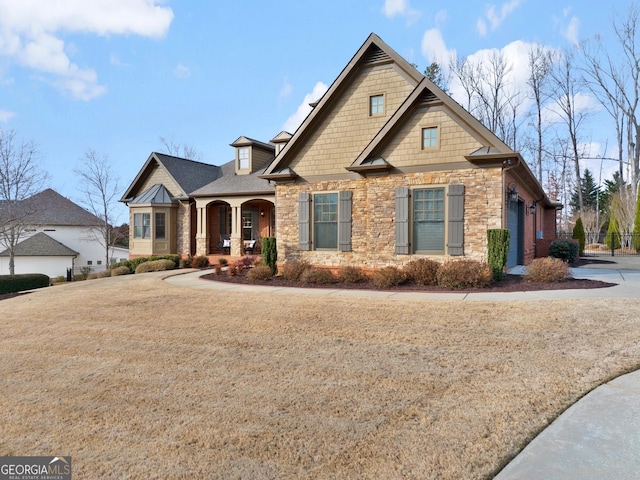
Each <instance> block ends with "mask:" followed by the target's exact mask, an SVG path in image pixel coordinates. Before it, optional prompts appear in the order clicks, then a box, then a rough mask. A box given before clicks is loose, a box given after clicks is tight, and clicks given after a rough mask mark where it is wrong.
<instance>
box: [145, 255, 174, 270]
mask: <svg viewBox="0 0 640 480" xmlns="http://www.w3.org/2000/svg"><path fill="white" fill-rule="evenodd" d="M174 268H176V264H175V263H174V262H173V261H171V260H168V259H166V258H165V259H160V260H151V261H148V262H143V263H141V264H140V265H138V266H137V267H136V273H147V272H161V271H164V270H173V269H174Z"/></svg>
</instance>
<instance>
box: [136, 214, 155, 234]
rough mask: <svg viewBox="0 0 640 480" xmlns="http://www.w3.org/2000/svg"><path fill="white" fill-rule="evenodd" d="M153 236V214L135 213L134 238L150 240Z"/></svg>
mask: <svg viewBox="0 0 640 480" xmlns="http://www.w3.org/2000/svg"><path fill="white" fill-rule="evenodd" d="M150 234H151V214H150V213H134V214H133V237H134V238H149V237H150Z"/></svg>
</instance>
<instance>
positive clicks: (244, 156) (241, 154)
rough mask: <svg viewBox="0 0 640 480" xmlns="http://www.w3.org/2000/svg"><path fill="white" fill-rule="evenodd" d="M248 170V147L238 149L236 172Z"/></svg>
mask: <svg viewBox="0 0 640 480" xmlns="http://www.w3.org/2000/svg"><path fill="white" fill-rule="evenodd" d="M248 169H249V147H242V148H239V149H238V170H248Z"/></svg>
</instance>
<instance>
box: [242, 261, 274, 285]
mask: <svg viewBox="0 0 640 480" xmlns="http://www.w3.org/2000/svg"><path fill="white" fill-rule="evenodd" d="M272 277H273V275H272V274H271V269H270V268H269V267H268V266H267V265H259V266H257V267H253V268H252V269H251V270H249V273H247V280H249V281H250V282H257V281H259V280H270V279H271V278H272Z"/></svg>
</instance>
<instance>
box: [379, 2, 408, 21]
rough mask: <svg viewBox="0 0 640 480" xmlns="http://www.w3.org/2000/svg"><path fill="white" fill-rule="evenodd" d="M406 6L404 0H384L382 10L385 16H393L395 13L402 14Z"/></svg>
mask: <svg viewBox="0 0 640 480" xmlns="http://www.w3.org/2000/svg"><path fill="white" fill-rule="evenodd" d="M407 8H408V4H407V2H406V0H385V1H384V7H383V9H382V10H383V12H384V14H385V15H386V16H387V17H389V18H393V17H395V16H396V15H404V13H405V12H406V11H407Z"/></svg>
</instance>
